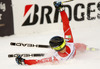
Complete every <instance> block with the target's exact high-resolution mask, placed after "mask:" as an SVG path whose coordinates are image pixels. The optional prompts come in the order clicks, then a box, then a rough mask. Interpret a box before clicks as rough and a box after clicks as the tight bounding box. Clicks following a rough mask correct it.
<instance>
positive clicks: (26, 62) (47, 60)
mask: <svg viewBox="0 0 100 69" xmlns="http://www.w3.org/2000/svg"><path fill="white" fill-rule="evenodd" d="M54 61H58V60H57V59H56V58H55V57H49V58H43V59H40V60H37V59H36V60H24V63H25V64H27V65H33V64H39V63H45V62H54Z"/></svg>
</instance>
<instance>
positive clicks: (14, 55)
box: [8, 53, 45, 58]
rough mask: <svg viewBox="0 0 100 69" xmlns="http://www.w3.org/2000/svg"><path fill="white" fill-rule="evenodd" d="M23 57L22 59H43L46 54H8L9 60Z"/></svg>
mask: <svg viewBox="0 0 100 69" xmlns="http://www.w3.org/2000/svg"><path fill="white" fill-rule="evenodd" d="M19 55H20V56H22V57H43V56H44V55H45V54H44V53H35V54H17V53H16V54H8V58H13V57H17V56H19Z"/></svg>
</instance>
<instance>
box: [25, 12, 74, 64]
mask: <svg viewBox="0 0 100 69" xmlns="http://www.w3.org/2000/svg"><path fill="white" fill-rule="evenodd" d="M60 14H61V18H62V23H63V31H64V38H65V41H66V52H65V53H60V52H55V53H54V55H53V56H52V57H49V58H44V59H41V60H25V61H24V62H25V64H28V65H32V64H37V63H44V62H54V61H60V60H68V59H70V58H72V57H73V56H74V55H75V47H74V43H73V36H72V32H71V28H70V26H69V19H68V17H67V14H66V12H65V11H61V12H60Z"/></svg>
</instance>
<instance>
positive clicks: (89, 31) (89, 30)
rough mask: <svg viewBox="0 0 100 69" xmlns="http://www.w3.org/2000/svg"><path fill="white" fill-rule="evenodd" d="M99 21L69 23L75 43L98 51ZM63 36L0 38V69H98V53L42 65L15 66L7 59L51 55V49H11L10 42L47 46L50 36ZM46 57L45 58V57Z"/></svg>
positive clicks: (99, 65) (34, 35)
mask: <svg viewBox="0 0 100 69" xmlns="http://www.w3.org/2000/svg"><path fill="white" fill-rule="evenodd" d="M99 22H100V21H98V22H97V23H91V24H89V23H88V24H86V23H83V24H79V23H73V24H72V23H71V28H72V32H73V36H74V40H75V43H76V42H78V43H84V44H86V45H87V46H88V47H94V48H99V49H100V37H99V35H100V23H99ZM55 35H60V36H63V34H62V32H59V31H58V30H53V31H48V32H43V33H38V34H29V35H23V34H22V35H13V36H5V37H0V45H1V46H0V68H1V69H2V68H3V69H100V51H86V52H84V53H77V55H76V56H75V57H74V58H73V59H70V60H68V61H65V62H59V63H43V64H37V65H31V66H28V65H17V64H16V62H15V58H8V54H14V53H40V52H42V53H48V54H49V55H48V56H50V55H51V54H53V50H51V49H40V48H30V47H12V46H11V45H10V42H22V43H33V44H46V45H48V42H49V39H50V38H51V37H52V36H55ZM45 57H47V56H45ZM24 58H26V59H41V58H43V57H30V58H27V57H24Z"/></svg>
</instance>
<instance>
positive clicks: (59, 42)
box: [49, 36, 66, 51]
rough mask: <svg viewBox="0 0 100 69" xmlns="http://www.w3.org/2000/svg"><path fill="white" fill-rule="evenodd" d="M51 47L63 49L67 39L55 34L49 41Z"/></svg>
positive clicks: (58, 49)
mask: <svg viewBox="0 0 100 69" xmlns="http://www.w3.org/2000/svg"><path fill="white" fill-rule="evenodd" d="M49 44H50V47H51V48H52V49H54V50H56V51H61V50H63V49H64V48H65V45H66V41H65V39H64V38H63V37H60V36H54V37H52V38H51V39H50V41H49Z"/></svg>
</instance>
